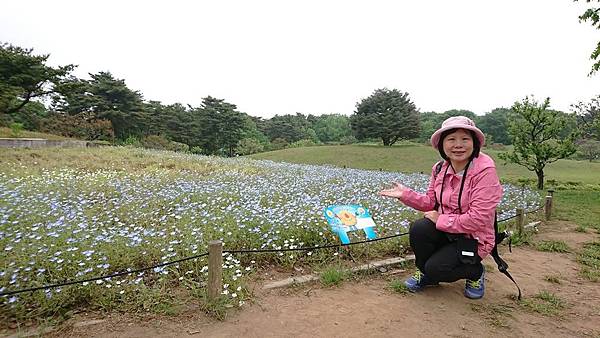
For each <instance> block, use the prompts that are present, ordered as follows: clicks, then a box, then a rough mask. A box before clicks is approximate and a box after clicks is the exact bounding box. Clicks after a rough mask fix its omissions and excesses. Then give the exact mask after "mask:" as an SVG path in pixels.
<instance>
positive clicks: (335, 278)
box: [321, 266, 350, 286]
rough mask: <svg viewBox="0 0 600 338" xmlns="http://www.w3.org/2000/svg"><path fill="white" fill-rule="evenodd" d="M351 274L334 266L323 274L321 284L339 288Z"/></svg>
mask: <svg viewBox="0 0 600 338" xmlns="http://www.w3.org/2000/svg"><path fill="white" fill-rule="evenodd" d="M349 275H350V273H349V272H348V271H347V270H346V269H344V268H342V267H340V266H332V267H329V268H327V269H326V270H325V271H323V272H321V284H323V285H324V286H338V285H341V284H342V282H343V281H344V280H346V279H347V278H348V277H349Z"/></svg>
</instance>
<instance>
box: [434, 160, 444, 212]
mask: <svg viewBox="0 0 600 338" xmlns="http://www.w3.org/2000/svg"><path fill="white" fill-rule="evenodd" d="M443 166H444V161H439V162H438V163H437V164H436V165H435V177H436V178H437V175H438V174H439V173H440V171H442V167H443ZM434 192H435V191H434ZM439 207H440V202H438V199H437V196H435V205H434V206H433V210H437V209H439Z"/></svg>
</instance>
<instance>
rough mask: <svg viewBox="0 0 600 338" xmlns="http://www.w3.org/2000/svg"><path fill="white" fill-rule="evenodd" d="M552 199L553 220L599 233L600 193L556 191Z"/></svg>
mask: <svg viewBox="0 0 600 338" xmlns="http://www.w3.org/2000/svg"><path fill="white" fill-rule="evenodd" d="M596 176H598V177H600V175H598V174H597V175H596ZM554 199H555V201H554V203H553V205H554V210H553V215H552V217H553V219H557V220H564V221H571V222H573V223H576V224H577V225H578V226H580V227H585V228H593V229H596V230H599V231H600V221H599V220H600V191H591V190H566V191H558V192H556V193H555V194H554Z"/></svg>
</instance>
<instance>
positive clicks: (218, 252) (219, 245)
mask: <svg viewBox="0 0 600 338" xmlns="http://www.w3.org/2000/svg"><path fill="white" fill-rule="evenodd" d="M207 287H208V290H207V291H208V292H207V295H208V299H209V300H213V299H216V298H218V297H219V296H221V291H223V290H222V289H223V242H221V241H210V242H209V243H208V286H207Z"/></svg>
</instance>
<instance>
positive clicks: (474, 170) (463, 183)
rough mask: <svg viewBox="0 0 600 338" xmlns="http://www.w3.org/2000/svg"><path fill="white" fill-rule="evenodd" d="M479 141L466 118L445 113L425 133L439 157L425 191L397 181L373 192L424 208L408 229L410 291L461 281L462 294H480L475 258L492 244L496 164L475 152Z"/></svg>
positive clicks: (480, 272)
mask: <svg viewBox="0 0 600 338" xmlns="http://www.w3.org/2000/svg"><path fill="white" fill-rule="evenodd" d="M484 143H485V136H484V135H483V133H482V132H481V130H479V129H478V128H477V127H476V126H475V123H474V122H473V121H472V120H471V119H469V118H467V117H465V116H455V117H450V118H448V119H446V120H445V121H444V122H443V123H442V127H441V128H440V129H438V130H437V131H436V132H435V133H433V135H432V136H431V145H432V146H433V147H434V148H435V149H437V150H438V151H439V153H440V155H441V156H442V158H443V159H444V161H441V162H439V163H436V164H435V165H434V166H433V170H432V172H431V180H430V182H429V187H428V188H427V191H426V192H425V194H421V193H418V192H415V191H413V190H411V189H409V188H407V187H405V186H403V185H402V184H400V183H394V185H395V186H394V187H393V188H391V189H386V190H382V191H380V192H379V195H381V196H387V197H394V198H398V199H399V200H400V202H402V203H404V204H406V205H407V206H409V207H411V208H414V209H417V210H420V211H423V212H424V218H422V219H419V220H417V221H415V222H414V223H413V224H411V227H410V230H409V236H410V239H409V240H410V246H411V248H412V250H413V251H414V254H415V264H416V266H417V271H416V272H415V274H414V275H413V276H411V277H410V278H409V279H407V280H406V281H405V282H404V284H405V285H406V287H407V288H408V289H409V290H410V291H411V292H417V291H420V290H422V289H423V288H424V287H425V286H427V285H437V284H438V283H439V282H455V281H457V280H459V279H466V285H465V291H464V294H465V296H466V297H468V298H471V299H479V298H481V297H483V295H484V292H485V269H484V267H483V265H482V264H481V260H482V259H484V258H485V257H486V256H487V255H489V254H490V252H491V251H492V249H493V248H494V245H495V231H494V219H495V212H496V206H497V205H498V203H499V202H500V199H501V198H502V186H501V185H500V181H499V180H498V175H497V174H496V165H495V163H494V161H493V160H492V158H491V157H489V156H488V155H486V154H484V153H482V152H481V151H480V150H481V147H482V146H483V145H484Z"/></svg>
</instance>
